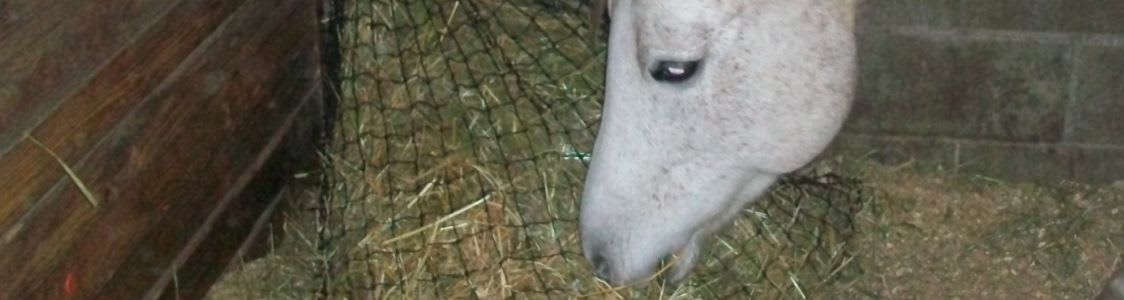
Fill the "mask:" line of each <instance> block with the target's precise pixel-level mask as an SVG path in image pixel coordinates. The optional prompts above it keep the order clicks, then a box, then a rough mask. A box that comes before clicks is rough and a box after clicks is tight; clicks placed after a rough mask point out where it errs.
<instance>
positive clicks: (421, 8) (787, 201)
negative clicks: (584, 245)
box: [291, 0, 863, 299]
mask: <svg viewBox="0 0 1124 300" xmlns="http://www.w3.org/2000/svg"><path fill="white" fill-rule="evenodd" d="M337 2H341V3H342V6H340V7H341V8H342V9H341V10H340V11H339V12H340V13H339V15H338V16H337V18H335V19H333V20H327V21H328V22H331V23H333V24H336V25H337V26H339V27H338V28H340V30H339V36H338V38H339V45H338V48H339V49H327V50H328V51H334V50H338V51H339V52H338V54H339V55H340V57H342V64H341V68H340V73H339V95H340V103H339V107H338V111H337V112H336V113H337V114H338V116H337V119H338V122H339V123H338V125H337V126H336V129H335V132H334V133H333V135H334V136H333V137H332V140H331V142H330V143H329V144H328V146H326V149H324V151H323V152H324V157H325V160H324V161H325V169H326V173H325V175H324V176H325V177H324V189H323V191H322V195H321V197H320V201H319V203H318V204H317V205H315V207H314V210H315V211H316V217H315V221H314V223H315V226H309V227H307V228H296V229H294V230H295V232H296V233H293V234H291V235H294V236H297V238H299V239H301V240H302V241H305V243H306V244H307V245H309V247H307V249H305V250H302V251H308V252H311V254H308V257H310V258H315V259H307V260H308V266H311V267H310V268H308V269H306V270H303V271H301V272H312V273H314V274H313V276H309V277H308V278H311V279H307V281H300V282H299V283H295V284H294V287H296V288H298V289H303V290H307V291H308V292H309V293H310V294H314V295H318V296H320V297H325V298H333V299H335V298H349V299H403V298H425V299H460V298H472V299H497V298H516V299H524V298H531V299H542V298H578V297H586V296H593V297H595V298H619V297H624V298H647V297H659V296H667V297H678V298H701V299H714V298H730V297H734V298H744V297H754V298H803V297H811V296H813V295H815V294H816V293H817V291H820V290H823V289H824V288H825V287H828V286H830V285H833V284H836V283H839V282H843V281H846V280H848V278H851V277H853V276H855V275H856V274H857V273H859V272H861V270H859V269H858V267H857V264H851V263H850V262H851V259H852V254H851V253H850V252H849V250H848V247H847V239H848V238H849V236H850V235H851V233H852V232H853V229H854V225H853V222H852V218H853V216H854V214H855V213H856V212H857V211H858V210H859V209H860V206H861V200H862V196H863V195H862V194H861V189H860V186H859V185H858V184H857V183H856V182H854V181H853V180H849V179H845V178H841V177H838V176H835V175H831V174H821V173H817V172H814V171H809V172H805V173H802V174H800V175H794V176H790V177H788V178H786V179H784V180H783V181H782V182H781V183H779V184H778V187H777V188H776V189H774V191H773V192H772V193H771V195H770V196H769V198H768V199H766V200H763V201H761V202H759V203H758V204H757V205H754V206H751V207H749V208H747V209H746V210H745V217H744V218H741V219H739V220H738V221H737V223H736V224H734V226H732V228H730V229H729V230H727V231H726V232H725V233H724V234H722V235H721V236H719V237H718V238H715V239H714V240H713V243H711V244H712V245H711V247H710V248H709V251H708V252H707V253H708V254H707V255H708V256H707V258H706V259H704V260H703V262H702V263H700V265H699V266H698V267H697V268H696V273H695V276H693V277H692V279H691V280H690V281H689V282H687V283H684V284H683V285H681V286H679V287H678V290H676V291H664V292H661V291H660V288H661V287H659V286H656V285H654V284H653V286H651V287H647V288H644V287H640V288H636V289H630V290H621V289H616V290H614V289H612V288H611V287H609V286H607V285H605V283H604V282H602V281H600V280H598V279H596V278H594V277H593V275H592V274H593V273H592V272H591V271H590V270H589V267H588V266H587V264H586V263H585V260H584V259H583V258H582V256H581V247H580V241H579V240H578V230H577V216H578V205H579V195H580V192H581V189H582V184H583V180H584V174H585V170H586V163H587V159H588V157H589V155H591V153H589V151H590V150H591V149H592V144H593V140H594V137H595V135H596V131H597V126H598V120H599V117H600V101H601V95H602V93H603V91H604V87H603V84H604V80H603V72H604V64H605V55H604V54H605V49H606V48H605V44H604V40H602V39H598V38H595V37H596V35H594V34H593V33H594V31H592V30H591V29H590V28H589V24H588V20H587V19H588V18H587V16H589V15H590V14H589V12H588V9H589V8H588V3H585V2H581V1H561V0H465V1H454V0H444V1H441V0H401V1H398V0H350V1H337ZM593 155H595V154H593ZM306 254H307V253H306Z"/></svg>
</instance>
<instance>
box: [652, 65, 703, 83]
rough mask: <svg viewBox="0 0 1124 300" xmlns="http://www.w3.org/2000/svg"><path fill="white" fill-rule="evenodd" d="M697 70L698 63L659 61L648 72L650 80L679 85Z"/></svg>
mask: <svg viewBox="0 0 1124 300" xmlns="http://www.w3.org/2000/svg"><path fill="white" fill-rule="evenodd" d="M698 69H699V61H698V60H693V61H667V60H661V61H659V62H656V65H655V66H654V67H653V68H652V69H651V70H649V71H648V72H649V73H651V75H652V79H655V80H656V81H659V82H667V83H680V82H684V81H687V79H691V77H693V76H695V71H698Z"/></svg>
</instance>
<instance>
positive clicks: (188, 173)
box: [0, 0, 322, 300]
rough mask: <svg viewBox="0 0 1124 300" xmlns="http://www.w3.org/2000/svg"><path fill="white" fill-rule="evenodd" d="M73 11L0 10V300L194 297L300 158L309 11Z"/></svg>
mask: <svg viewBox="0 0 1124 300" xmlns="http://www.w3.org/2000/svg"><path fill="white" fill-rule="evenodd" d="M87 2H89V1H81V0H65V1H31V0H14V1H10V2H5V3H0V11H4V12H5V14H6V16H7V17H0V39H2V40H3V41H4V43H0V253H3V255H0V300H4V299H93V298H102V299H131V298H138V297H141V296H143V295H149V296H153V297H155V296H161V295H173V294H175V293H174V292H175V291H170V290H168V289H167V288H168V287H169V286H170V280H171V278H173V277H175V278H176V279H177V283H179V284H180V287H181V290H182V291H186V292H185V293H179V294H177V296H181V298H180V299H183V297H186V298H194V297H199V296H201V295H202V294H203V293H202V289H204V288H205V287H199V286H205V285H207V284H209V283H210V282H211V281H213V279H214V277H215V276H218V275H219V274H218V273H219V272H221V267H224V266H225V265H224V264H225V262H226V261H227V260H228V259H229V257H228V256H230V255H231V254H233V251H234V249H235V248H236V247H238V246H239V245H240V244H241V243H242V240H241V239H244V238H245V236H246V235H247V234H248V233H249V228H248V227H249V226H248V225H247V226H246V227H247V228H242V227H239V226H237V225H238V224H244V223H246V222H252V221H253V220H255V219H258V214H260V213H261V211H262V210H263V209H264V208H265V204H263V203H267V202H265V201H268V200H269V199H272V198H273V194H275V193H276V192H277V190H279V189H280V187H281V185H282V184H284V182H285V180H286V179H287V178H289V177H290V176H289V175H288V174H291V173H292V172H294V171H295V170H294V168H295V166H296V165H297V163H300V162H302V161H307V160H308V159H310V158H311V157H312V155H311V154H312V148H311V146H310V145H311V144H312V142H313V141H314V140H315V137H316V135H317V131H316V130H317V128H318V126H317V125H319V120H320V115H319V114H320V113H321V111H322V110H321V108H320V105H321V104H322V103H321V101H322V100H321V94H320V87H319V80H320V79H319V76H320V74H319V65H318V62H319V59H320V57H319V55H320V54H319V51H318V49H317V44H318V43H319V37H318V36H317V31H318V30H317V29H318V27H317V22H316V20H317V16H316V11H317V9H316V8H317V5H318V3H317V2H315V1H297V0H240V1H219V0H179V1H151V0H132V1H130V0H111V1H98V3H96V4H94V3H93V2H89V3H87ZM110 2H112V3H110ZM0 15H2V14H0ZM10 16H16V17H10ZM2 71H10V72H2ZM25 136H30V137H33V138H35V139H36V140H39V141H41V142H42V144H43V145H44V146H45V147H46V148H49V149H50V150H52V151H53V152H54V153H56V154H58V156H59V157H60V158H61V159H62V160H63V161H65V162H66V163H67V164H68V165H69V167H70V168H72V169H73V170H74V171H75V173H76V175H77V177H78V178H80V179H81V181H83V182H84V183H85V184H86V186H88V187H89V190H90V191H91V192H92V194H93V195H95V197H96V198H97V200H99V201H98V202H100V204H99V206H97V207H94V206H93V205H91V204H90V202H89V201H88V199H86V197H85V196H84V195H83V193H82V192H81V191H80V190H79V189H78V188H76V184H75V183H74V182H73V180H72V179H71V178H70V177H68V176H67V174H66V173H65V172H64V169H63V168H62V167H61V166H60V165H59V164H58V162H56V161H55V160H54V158H52V157H51V156H50V155H49V154H48V152H47V150H46V149H43V148H42V147H40V146H37V145H36V144H35V143H33V142H31V140H30V139H28V138H25ZM246 220H249V221H246ZM212 260H213V261H212ZM214 262H217V263H220V264H221V265H217V266H215V267H210V266H209V265H208V264H212V263H214ZM184 280H186V281H187V282H190V283H196V284H197V285H199V286H184V285H183V283H184Z"/></svg>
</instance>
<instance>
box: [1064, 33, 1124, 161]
mask: <svg viewBox="0 0 1124 300" xmlns="http://www.w3.org/2000/svg"><path fill="white" fill-rule="evenodd" d="M1121 22H1122V23H1124V20H1122V21H1121ZM1077 65H1078V67H1077V68H1076V72H1077V73H1076V76H1077V89H1076V91H1075V93H1076V103H1074V105H1073V106H1072V107H1071V108H1070V109H1071V111H1070V114H1069V118H1067V119H1066V128H1067V133H1068V134H1067V136H1066V141H1068V142H1073V143H1086V144H1109V145H1121V146H1124V48H1112V47H1090V48H1085V49H1082V50H1081V51H1079V52H1078V62H1077Z"/></svg>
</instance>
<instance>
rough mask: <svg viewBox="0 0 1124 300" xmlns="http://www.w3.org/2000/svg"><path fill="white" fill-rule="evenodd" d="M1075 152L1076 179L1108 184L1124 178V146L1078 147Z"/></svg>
mask: <svg viewBox="0 0 1124 300" xmlns="http://www.w3.org/2000/svg"><path fill="white" fill-rule="evenodd" d="M1073 152H1074V153H1073V154H1072V157H1073V163H1072V164H1073V174H1074V175H1073V178H1074V180H1075V181H1077V182H1091V183H1104V184H1108V183H1114V182H1120V181H1121V180H1124V147H1077V148H1075V149H1074V151H1073Z"/></svg>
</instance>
